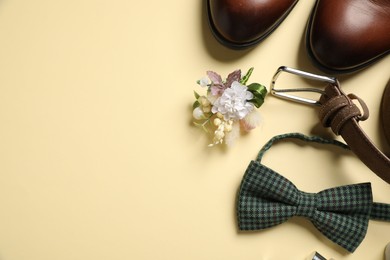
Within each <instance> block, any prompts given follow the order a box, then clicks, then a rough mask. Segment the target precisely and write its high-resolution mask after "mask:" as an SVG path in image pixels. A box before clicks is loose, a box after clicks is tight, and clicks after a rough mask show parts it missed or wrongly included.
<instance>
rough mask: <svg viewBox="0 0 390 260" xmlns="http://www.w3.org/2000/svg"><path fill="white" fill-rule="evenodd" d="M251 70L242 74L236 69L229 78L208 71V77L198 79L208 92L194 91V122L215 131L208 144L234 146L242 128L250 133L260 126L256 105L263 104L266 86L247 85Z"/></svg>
mask: <svg viewBox="0 0 390 260" xmlns="http://www.w3.org/2000/svg"><path fill="white" fill-rule="evenodd" d="M252 71H253V68H250V69H249V70H248V72H247V73H246V74H245V75H244V76H243V77H242V76H241V70H236V71H234V72H232V73H230V74H229V75H228V77H227V78H226V80H222V77H221V76H220V75H219V74H218V73H216V72H213V71H207V77H204V78H202V79H200V80H198V81H197V83H198V84H199V85H200V86H201V87H203V88H207V91H206V94H205V95H200V94H198V93H197V92H196V91H194V94H195V98H196V100H195V102H194V104H193V117H194V119H195V121H194V124H195V125H196V126H199V127H201V128H202V129H203V130H205V131H206V132H208V133H213V141H212V143H211V144H210V145H209V146H214V145H217V144H222V143H226V144H228V145H231V144H233V142H234V141H235V139H237V137H238V136H239V135H240V132H241V131H245V132H249V131H250V130H252V129H254V128H256V127H257V126H259V125H260V123H261V116H260V114H259V113H258V111H257V110H256V109H255V107H256V108H259V107H260V106H261V105H262V104H263V103H264V98H265V96H266V94H267V89H266V87H265V86H263V85H261V84H259V83H251V84H249V85H247V82H248V80H249V77H250V76H251V74H252Z"/></svg>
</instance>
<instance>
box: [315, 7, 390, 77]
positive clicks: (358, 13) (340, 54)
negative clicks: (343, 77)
mask: <svg viewBox="0 0 390 260" xmlns="http://www.w3.org/2000/svg"><path fill="white" fill-rule="evenodd" d="M307 48H308V51H309V54H310V55H311V57H312V58H313V59H314V61H315V62H316V64H317V65H319V67H320V68H324V69H325V70H330V71H332V72H348V71H355V70H358V69H361V68H363V67H365V66H367V65H369V64H370V63H372V62H374V61H376V60H378V59H379V58H381V57H383V56H385V55H386V54H387V53H389V51H390V0H317V4H316V7H315V8H314V9H313V12H312V15H311V18H310V20H309V23H308V28H307Z"/></svg>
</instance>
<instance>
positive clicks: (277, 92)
mask: <svg viewBox="0 0 390 260" xmlns="http://www.w3.org/2000/svg"><path fill="white" fill-rule="evenodd" d="M282 72H287V73H290V74H294V75H297V76H299V77H303V78H306V79H310V80H315V81H320V82H325V83H330V84H334V85H337V86H338V87H339V82H338V80H337V79H336V78H335V77H327V76H321V75H317V74H313V73H309V72H306V71H302V70H297V69H293V68H289V67H286V66H281V67H279V68H278V70H277V71H276V73H275V74H274V76H273V78H272V82H271V94H272V95H274V96H276V97H279V98H283V99H287V100H291V101H294V102H298V103H302V104H307V105H317V106H318V105H320V103H319V101H318V100H314V99H309V98H305V97H300V96H297V95H292V94H290V93H294V92H314V93H319V94H321V95H322V94H325V91H324V90H321V89H318V88H290V89H286V88H276V87H275V84H276V80H277V79H278V77H279V75H280V74H281V73H282Z"/></svg>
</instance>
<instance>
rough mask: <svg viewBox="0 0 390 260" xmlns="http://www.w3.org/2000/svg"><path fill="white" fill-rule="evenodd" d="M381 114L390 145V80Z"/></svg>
mask: <svg viewBox="0 0 390 260" xmlns="http://www.w3.org/2000/svg"><path fill="white" fill-rule="evenodd" d="M380 114H381V120H382V125H383V130H384V132H385V137H386V139H387V143H388V144H390V80H389V82H388V83H387V86H386V88H385V91H384V92H383V97H382V105H381V112H380ZM389 256H390V255H389Z"/></svg>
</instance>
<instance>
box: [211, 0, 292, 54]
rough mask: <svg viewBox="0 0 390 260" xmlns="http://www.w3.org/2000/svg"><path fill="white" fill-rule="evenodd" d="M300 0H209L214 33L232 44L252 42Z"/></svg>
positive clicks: (268, 29) (267, 31) (250, 44)
mask: <svg viewBox="0 0 390 260" xmlns="http://www.w3.org/2000/svg"><path fill="white" fill-rule="evenodd" d="M297 1H298V0H260V1H259V0H207V3H208V4H207V6H208V15H209V23H210V26H211V29H212V32H213V34H214V36H215V37H216V38H217V39H218V40H219V41H220V42H221V43H223V44H224V45H226V46H228V47H232V48H245V47H249V46H252V45H254V44H256V43H258V42H260V41H261V40H262V39H264V38H265V37H266V36H268V35H269V34H270V33H271V32H272V31H273V30H274V29H276V27H277V26H278V25H279V24H280V23H281V22H282V21H283V19H284V18H285V17H286V16H287V15H288V13H289V12H290V11H291V10H292V8H293V7H294V5H295V4H296V2H297Z"/></svg>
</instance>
